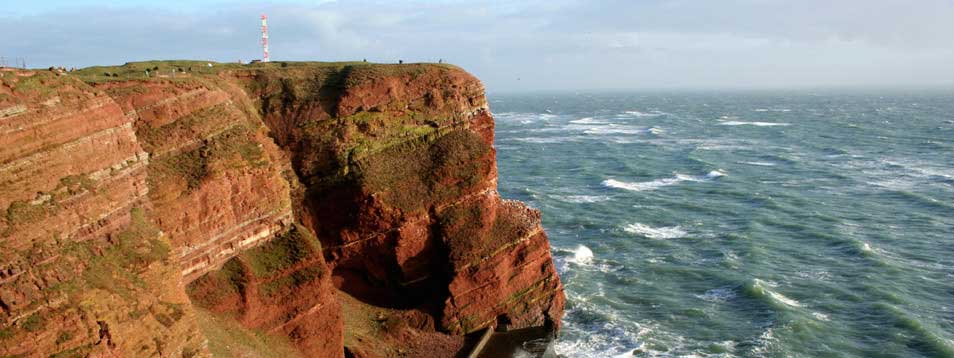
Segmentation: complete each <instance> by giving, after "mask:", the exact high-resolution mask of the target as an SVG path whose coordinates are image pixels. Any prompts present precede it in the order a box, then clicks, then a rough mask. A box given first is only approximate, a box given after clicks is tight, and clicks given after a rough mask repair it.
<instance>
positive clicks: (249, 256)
mask: <svg viewBox="0 0 954 358" xmlns="http://www.w3.org/2000/svg"><path fill="white" fill-rule="evenodd" d="M320 258H321V244H320V243H319V242H318V239H316V238H315V237H314V236H312V235H311V233H309V231H308V229H306V228H304V227H302V226H300V225H293V226H292V227H291V228H290V229H289V230H288V231H286V232H285V233H284V234H281V235H279V236H278V237H276V238H275V239H272V240H271V241H269V242H267V243H264V244H262V245H261V246H258V247H255V248H252V249H249V250H247V251H245V252H243V253H241V254H239V255H238V256H236V257H235V258H233V259H231V260H229V261H228V262H226V263H225V264H224V265H223V266H222V268H221V269H220V270H215V271H212V272H210V273H208V274H206V275H204V276H202V277H200V278H198V279H196V280H195V281H193V282H192V283H191V284H189V286H188V287H187V291H188V293H189V296H190V297H192V300H193V302H194V303H196V304H198V305H199V306H200V307H205V308H206V309H209V310H212V311H216V312H222V311H230V310H235V309H243V307H237V306H241V305H243V304H244V303H243V301H244V298H243V297H244V296H245V295H248V294H252V295H257V294H261V295H262V296H263V297H271V296H275V295H276V294H279V293H281V294H289V293H290V290H292V289H293V288H294V287H297V286H300V285H303V284H306V283H309V282H311V281H314V280H316V279H318V277H319V276H320V275H321V273H322V271H321V270H320V269H319V268H317V267H315V266H311V265H309V263H310V262H311V261H315V260H318V259H320ZM250 287H255V288H257V289H258V292H257V293H255V292H247V289H248V288H250Z"/></svg>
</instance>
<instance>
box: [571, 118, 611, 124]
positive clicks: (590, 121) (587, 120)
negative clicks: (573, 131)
mask: <svg viewBox="0 0 954 358" xmlns="http://www.w3.org/2000/svg"><path fill="white" fill-rule="evenodd" d="M570 123H573V124H607V123H609V122H606V121H601V120H598V119H593V117H585V118H580V119H574V120H572V121H570Z"/></svg>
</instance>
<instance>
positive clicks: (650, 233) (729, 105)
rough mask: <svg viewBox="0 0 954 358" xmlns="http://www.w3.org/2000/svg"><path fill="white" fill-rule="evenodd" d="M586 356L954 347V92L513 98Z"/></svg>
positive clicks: (570, 323) (517, 186)
mask: <svg viewBox="0 0 954 358" xmlns="http://www.w3.org/2000/svg"><path fill="white" fill-rule="evenodd" d="M489 100H490V105H491V110H492V111H493V112H494V113H495V118H496V121H497V131H496V133H497V136H496V141H495V146H496V148H497V155H498V166H499V172H500V179H499V187H500V192H501V194H502V196H503V197H505V198H511V199H518V200H522V201H525V202H526V203H528V204H529V205H530V206H532V207H535V208H537V209H540V210H541V211H542V212H543V225H544V227H545V229H546V230H547V232H548V234H549V236H550V240H551V243H552V246H553V248H552V249H553V254H554V258H555V260H556V265H557V267H558V270H559V272H560V275H561V277H562V279H563V283H564V285H565V287H566V294H567V310H566V315H565V317H564V321H563V322H564V326H563V330H562V332H561V337H560V338H559V340H558V341H557V343H556V345H555V348H556V351H557V353H559V354H561V355H563V356H566V357H628V356H631V355H632V354H633V352H634V351H635V352H636V356H638V357H643V356H645V357H952V356H954V92H952V91H934V92H902V91H896V92H891V91H885V92H882V93H879V92H874V91H869V92H850V91H843V92H838V91H818V92H810V91H803V92H782V91H777V92H771V91H764V92H744V91H737V92H713V93H706V92H672V93H663V92H659V93H650V92H646V93H638V92H637V93H536V94H530V93H525V94H493V93H491V94H490V96H489Z"/></svg>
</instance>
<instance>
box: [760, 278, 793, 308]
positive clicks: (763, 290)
mask: <svg viewBox="0 0 954 358" xmlns="http://www.w3.org/2000/svg"><path fill="white" fill-rule="evenodd" d="M766 286H770V287H776V286H778V284H776V283H773V282H765V281H762V280H759V279H755V282H754V283H753V284H752V289H753V290H755V292H756V293H759V294H764V295H766V296H768V297H769V298H771V299H772V300H773V301H775V302H779V303H781V304H784V305H787V306H790V307H801V306H802V304H801V303H800V302H798V301H796V300H794V299H791V298H788V297H786V296H785V295H783V294H781V293H778V292H775V291H772V290H770V289H769V288H768V287H766Z"/></svg>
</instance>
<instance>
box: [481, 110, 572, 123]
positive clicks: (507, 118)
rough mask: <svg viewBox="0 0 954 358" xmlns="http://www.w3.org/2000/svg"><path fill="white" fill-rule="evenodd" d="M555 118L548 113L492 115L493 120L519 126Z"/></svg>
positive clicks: (555, 116)
mask: <svg viewBox="0 0 954 358" xmlns="http://www.w3.org/2000/svg"><path fill="white" fill-rule="evenodd" d="M557 117H558V116H557V115H555V114H549V113H528V112H501V113H495V114H494V118H495V119H496V120H498V121H501V122H517V123H520V124H530V123H534V122H538V121H550V120H552V119H555V118H557Z"/></svg>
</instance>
